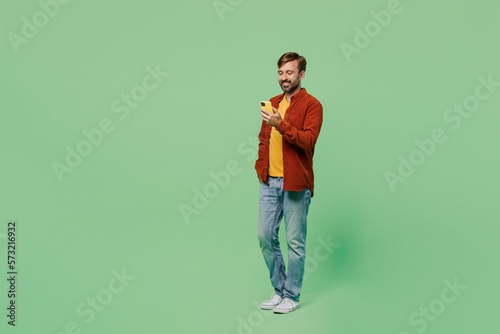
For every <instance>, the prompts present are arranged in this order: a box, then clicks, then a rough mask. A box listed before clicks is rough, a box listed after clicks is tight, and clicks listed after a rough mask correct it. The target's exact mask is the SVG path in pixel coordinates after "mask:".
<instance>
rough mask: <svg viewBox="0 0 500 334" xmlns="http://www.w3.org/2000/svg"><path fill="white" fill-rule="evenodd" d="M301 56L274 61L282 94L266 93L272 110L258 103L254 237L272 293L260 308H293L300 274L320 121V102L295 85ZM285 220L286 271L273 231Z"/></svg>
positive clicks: (300, 70)
mask: <svg viewBox="0 0 500 334" xmlns="http://www.w3.org/2000/svg"><path fill="white" fill-rule="evenodd" d="M305 71H306V60H305V58H304V57H302V56H300V55H298V54H297V53H295V52H288V53H285V54H284V55H283V56H281V57H280V59H279V60H278V82H279V84H280V86H281V89H282V90H283V94H280V95H277V96H275V97H273V98H271V100H270V102H271V105H272V109H273V112H274V113H273V114H271V113H269V112H267V111H266V110H265V109H264V108H261V109H260V110H261V116H262V126H261V130H260V133H259V156H258V159H257V161H256V162H255V170H256V171H257V176H258V177H259V182H260V198H259V225H258V237H259V243H260V248H261V250H262V254H263V256H264V260H265V262H266V265H267V268H268V269H269V273H270V278H271V284H272V285H273V287H274V295H273V296H272V297H271V298H270V299H269V300H268V301H266V302H264V303H262V304H261V307H262V309H267V310H271V309H273V310H274V312H275V313H288V312H291V311H293V310H295V309H297V308H298V307H299V296H300V289H301V287H302V278H303V277H304V262H305V249H306V247H305V242H306V230H307V213H308V209H309V204H310V201H311V197H312V196H313V191H314V175H313V169H312V164H313V154H314V145H315V144H316V140H317V139H318V135H319V131H320V129H321V124H322V122H323V107H322V106H321V103H320V102H319V101H318V100H316V99H315V98H314V97H313V96H312V95H309V94H308V93H307V91H306V89H305V88H302V86H301V80H302V79H303V78H304V75H305ZM282 218H284V221H285V231H286V240H287V244H288V272H285V264H284V261H283V256H282V254H281V250H280V244H279V240H278V231H279V225H280V222H281V219H282Z"/></svg>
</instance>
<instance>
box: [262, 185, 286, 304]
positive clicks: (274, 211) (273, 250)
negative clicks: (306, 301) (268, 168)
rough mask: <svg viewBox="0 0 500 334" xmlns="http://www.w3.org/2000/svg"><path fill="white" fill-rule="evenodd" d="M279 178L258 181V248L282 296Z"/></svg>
mask: <svg viewBox="0 0 500 334" xmlns="http://www.w3.org/2000/svg"><path fill="white" fill-rule="evenodd" d="M278 181H279V178H272V177H270V178H269V185H267V184H266V183H265V182H261V183H260V198H259V225H258V229H257V230H258V237H259V244H260V249H261V250H262V255H263V256H264V260H265V262H266V265H267V268H268V269H269V276H270V278H271V284H272V285H273V287H274V291H275V293H276V294H278V295H279V296H283V286H284V284H285V277H286V274H285V263H284V261H283V255H282V254H281V250H280V243H279V240H278V232H279V226H280V222H281V219H282V218H283V208H282V195H283V191H282V189H283V188H281V189H280V183H279V182H278Z"/></svg>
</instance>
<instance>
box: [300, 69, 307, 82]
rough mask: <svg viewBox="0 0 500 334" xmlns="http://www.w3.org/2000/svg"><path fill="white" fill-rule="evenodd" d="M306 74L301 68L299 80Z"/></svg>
mask: <svg viewBox="0 0 500 334" xmlns="http://www.w3.org/2000/svg"><path fill="white" fill-rule="evenodd" d="M305 75H306V71H304V70H302V71H301V72H300V80H302V79H304V76H305Z"/></svg>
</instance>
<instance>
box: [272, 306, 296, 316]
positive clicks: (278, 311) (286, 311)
mask: <svg viewBox="0 0 500 334" xmlns="http://www.w3.org/2000/svg"><path fill="white" fill-rule="evenodd" d="M299 307H300V305H297V306H296V307H294V308H292V309H291V310H277V309H276V308H275V309H274V313H279V314H285V313H290V312H293V311H295V310H296V309H298V308H299Z"/></svg>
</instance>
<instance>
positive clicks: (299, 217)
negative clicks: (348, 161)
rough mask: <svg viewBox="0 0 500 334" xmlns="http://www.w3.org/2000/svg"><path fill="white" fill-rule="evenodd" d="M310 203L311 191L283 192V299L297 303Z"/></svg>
mask: <svg viewBox="0 0 500 334" xmlns="http://www.w3.org/2000/svg"><path fill="white" fill-rule="evenodd" d="M310 203H311V190H310V189H308V188H306V189H304V190H302V191H285V192H284V195H283V209H284V217H285V229H286V241H287V243H288V272H287V276H286V280H285V287H284V290H283V295H284V296H283V297H285V298H286V297H287V298H290V299H292V300H293V301H296V302H298V301H299V297H300V289H301V287H302V279H303V277H304V267H305V258H306V234H307V213H308V211H309V204H310Z"/></svg>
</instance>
